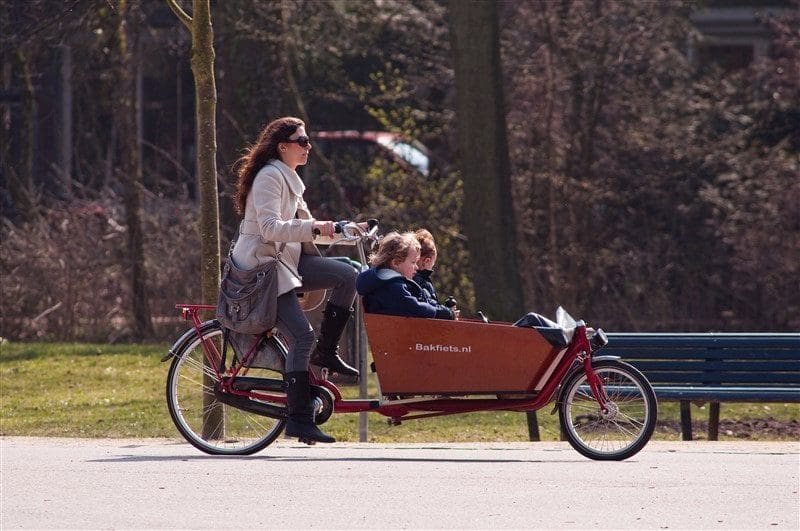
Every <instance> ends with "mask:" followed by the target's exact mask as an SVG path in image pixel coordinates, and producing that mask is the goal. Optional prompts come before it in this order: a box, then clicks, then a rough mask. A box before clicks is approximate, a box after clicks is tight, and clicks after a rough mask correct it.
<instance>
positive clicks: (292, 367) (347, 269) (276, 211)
mask: <svg viewBox="0 0 800 531" xmlns="http://www.w3.org/2000/svg"><path fill="white" fill-rule="evenodd" d="M310 151H311V141H310V140H309V138H308V135H307V133H306V130H305V124H304V123H303V121H302V120H300V119H298V118H292V117H284V118H279V119H277V120H275V121H273V122H271V123H270V124H269V125H267V126H266V127H265V128H264V129H263V130H262V131H261V133H260V134H259V136H258V140H257V141H256V143H255V144H254V145H252V146H250V147H249V149H248V150H247V151H246V153H245V155H244V156H243V157H242V158H241V160H240V161H239V162H240V166H239V170H238V180H237V184H236V194H235V197H234V203H235V207H236V211H237V213H238V214H240V215H243V216H244V219H243V220H242V222H241V224H240V225H239V238H238V240H237V242H236V245H235V246H234V248H233V254H232V259H233V262H234V264H235V265H236V266H237V267H239V268H242V269H252V268H254V267H256V266H257V265H259V264H260V263H262V261H263V259H264V258H265V257H274V256H276V254H277V253H278V251H279V250H281V249H282V251H281V253H280V254H281V256H280V262H279V266H278V295H279V296H278V319H277V324H276V326H277V328H278V330H280V332H281V333H282V334H283V335H284V337H285V338H286V340H287V342H288V344H289V353H288V357H287V359H286V373H285V375H284V378H285V381H286V383H287V400H288V413H289V418H288V422H287V425H286V435H289V436H293V437H299V438H300V439H305V440H310V441H318V442H334V441H335V440H334V438H333V437H330V436H328V435H326V434H325V433H323V432H322V431H321V430H320V429H319V428H318V427H317V426H316V425H315V424H314V420H313V407H312V403H311V400H310V394H309V393H310V388H309V377H308V367H309V362H310V363H313V364H315V365H318V366H321V367H327V368H328V369H330V370H331V371H332V372H337V373H339V374H346V375H353V376H357V375H358V371H357V370H356V369H354V368H353V367H350V366H349V365H347V364H346V363H345V362H344V361H343V360H342V359H341V358H340V357H339V355H338V353H337V350H338V343H339V338H340V337H341V335H342V331H343V330H344V327H345V325H346V324H347V321H348V319H349V318H350V314H351V312H352V309H351V307H352V304H353V300H354V299H355V282H356V272H355V270H354V269H353V267H352V266H350V265H348V264H344V263H342V262H338V261H336V260H332V259H329V258H324V257H322V256H320V253H319V251H318V250H317V248H316V246H315V245H314V243H313V242H314V240H315V238H317V236H318V235H319V236H320V237H321V238H320V240H318V241H321V240H322V239H324V238H331V237H333V236H334V232H335V223H334V222H333V221H318V220H316V219H314V218H313V216H312V215H311V213H310V212H309V210H308V207H307V205H306V203H305V201H304V200H303V192H304V191H305V188H306V187H305V184H304V183H303V181H302V180H301V179H300V176H299V175H298V174H297V172H296V171H295V170H296V169H297V167H298V166H302V165H304V164H306V163H307V162H308V155H309V152H310ZM321 289H330V290H331V296H330V299H329V301H328V304H327V306H326V308H325V311H324V314H323V315H324V319H323V321H322V325H321V330H320V336H319V340H318V341H317V344H316V349H315V350H314V353H313V354H312V352H311V351H312V348H313V347H314V340H315V336H314V329H313V328H312V327H311V325H310V324H309V322H308V319H306V317H305V315H304V313H303V310H302V308H301V307H300V302H299V301H298V298H297V293H298V292H307V291H317V290H321Z"/></svg>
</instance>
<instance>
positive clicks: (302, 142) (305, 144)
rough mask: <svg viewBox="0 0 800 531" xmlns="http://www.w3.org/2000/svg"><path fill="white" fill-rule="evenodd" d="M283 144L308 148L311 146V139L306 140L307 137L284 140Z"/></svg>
mask: <svg viewBox="0 0 800 531" xmlns="http://www.w3.org/2000/svg"><path fill="white" fill-rule="evenodd" d="M284 142H285V143H287V144H297V145H298V146H300V147H308V146H310V145H311V139H310V138H308V137H307V136H298V137H297V138H295V139H294V140H292V139H289V140H284Z"/></svg>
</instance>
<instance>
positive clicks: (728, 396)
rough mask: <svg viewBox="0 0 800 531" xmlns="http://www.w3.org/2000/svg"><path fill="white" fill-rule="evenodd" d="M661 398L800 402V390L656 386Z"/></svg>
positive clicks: (657, 394)
mask: <svg viewBox="0 0 800 531" xmlns="http://www.w3.org/2000/svg"><path fill="white" fill-rule="evenodd" d="M654 389H655V392H656V397H658V398H659V399H661V400H705V401H712V402H782V403H789V402H800V390H798V389H793V388H773V389H765V388H763V387H756V388H748V387H714V386H703V387H671V386H654Z"/></svg>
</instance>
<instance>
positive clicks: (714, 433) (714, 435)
mask: <svg viewBox="0 0 800 531" xmlns="http://www.w3.org/2000/svg"><path fill="white" fill-rule="evenodd" d="M708 440H709V441H718V440H719V402H711V406H710V408H709V410H708Z"/></svg>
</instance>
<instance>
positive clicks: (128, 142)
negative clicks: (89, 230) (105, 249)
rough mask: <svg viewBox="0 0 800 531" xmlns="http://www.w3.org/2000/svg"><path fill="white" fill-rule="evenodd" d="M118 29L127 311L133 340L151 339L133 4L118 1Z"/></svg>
mask: <svg viewBox="0 0 800 531" xmlns="http://www.w3.org/2000/svg"><path fill="white" fill-rule="evenodd" d="M117 8H118V10H119V15H118V16H119V29H118V33H117V38H118V42H119V56H118V57H119V67H118V76H117V77H118V80H119V81H118V85H117V87H118V88H117V101H118V102H119V108H118V109H119V110H118V112H117V113H116V114H115V118H116V120H117V122H118V125H117V130H118V131H119V134H120V139H121V142H120V163H119V166H118V169H117V172H118V179H119V180H120V182H122V183H123V203H124V205H125V222H126V223H125V225H126V227H127V237H128V249H127V251H128V253H127V254H128V264H129V276H128V278H129V280H130V288H131V301H132V305H131V310H132V314H133V323H134V337H135V338H136V339H139V340H141V339H143V338H149V337H152V335H153V325H152V323H151V319H150V306H149V304H148V300H147V270H146V269H145V266H144V262H145V260H144V243H143V240H144V234H143V232H142V221H141V210H142V209H141V186H142V160H141V156H140V150H139V145H140V143H139V139H140V138H141V131H140V130H139V126H138V124H139V120H138V119H137V115H138V108H139V101H138V98H137V97H136V92H137V91H136V82H135V81H136V70H137V68H138V60H139V54H136V53H135V51H136V50H137V49H138V31H139V28H141V25H142V24H141V17H140V16H139V14H140V12H139V10H138V9H137V8H136V4H135V3H134V4H130V5H129V4H128V2H127V0H120V2H119V4H118V6H117Z"/></svg>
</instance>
